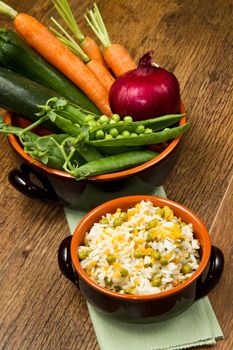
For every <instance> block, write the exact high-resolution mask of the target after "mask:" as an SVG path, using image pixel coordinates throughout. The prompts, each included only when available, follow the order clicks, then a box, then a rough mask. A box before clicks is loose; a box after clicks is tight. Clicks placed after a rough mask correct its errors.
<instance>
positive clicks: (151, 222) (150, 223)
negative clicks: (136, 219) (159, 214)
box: [148, 219, 158, 228]
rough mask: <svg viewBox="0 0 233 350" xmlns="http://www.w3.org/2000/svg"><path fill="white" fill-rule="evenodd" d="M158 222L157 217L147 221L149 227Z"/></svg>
mask: <svg viewBox="0 0 233 350" xmlns="http://www.w3.org/2000/svg"><path fill="white" fill-rule="evenodd" d="M157 223H158V220H157V219H152V220H151V221H149V222H148V227H149V228H154V227H155V226H156V225H157Z"/></svg>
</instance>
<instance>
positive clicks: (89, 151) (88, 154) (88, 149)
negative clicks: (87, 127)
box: [77, 145, 103, 162]
mask: <svg viewBox="0 0 233 350" xmlns="http://www.w3.org/2000/svg"><path fill="white" fill-rule="evenodd" d="M77 151H78V153H79V154H80V155H81V156H82V157H83V159H85V161H86V162H93V161H95V160H98V159H101V158H103V156H102V154H101V153H100V152H99V151H98V150H97V149H96V148H94V147H92V146H90V145H82V146H81V147H77Z"/></svg>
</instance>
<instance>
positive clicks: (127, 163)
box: [71, 150, 158, 180]
mask: <svg viewBox="0 0 233 350" xmlns="http://www.w3.org/2000/svg"><path fill="white" fill-rule="evenodd" d="M157 155H158V153H156V152H153V151H150V150H144V151H135V152H127V153H122V154H117V155H114V156H110V157H106V158H102V159H99V160H96V161H93V162H90V163H87V164H84V165H82V166H80V167H79V168H78V169H75V170H73V171H72V172H71V174H72V175H73V176H75V177H76V178H77V180H81V179H84V178H86V177H87V176H92V175H97V174H103V173H104V174H106V173H110V172H112V171H118V170H122V169H126V168H132V167H134V166H137V165H139V164H142V163H145V162H147V161H149V160H151V159H152V158H154V157H156V156H157Z"/></svg>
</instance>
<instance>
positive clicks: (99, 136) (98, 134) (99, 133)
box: [95, 130, 105, 140]
mask: <svg viewBox="0 0 233 350" xmlns="http://www.w3.org/2000/svg"><path fill="white" fill-rule="evenodd" d="M104 136H105V133H104V132H103V130H97V131H96V133H95V139H96V140H102V139H104Z"/></svg>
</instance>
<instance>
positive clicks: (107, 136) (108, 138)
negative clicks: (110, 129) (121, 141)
mask: <svg viewBox="0 0 233 350" xmlns="http://www.w3.org/2000/svg"><path fill="white" fill-rule="evenodd" d="M104 138H105V140H111V139H113V137H112V135H110V134H105V137H104Z"/></svg>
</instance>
